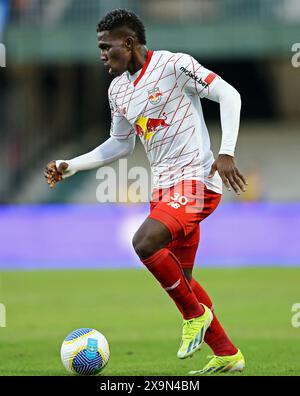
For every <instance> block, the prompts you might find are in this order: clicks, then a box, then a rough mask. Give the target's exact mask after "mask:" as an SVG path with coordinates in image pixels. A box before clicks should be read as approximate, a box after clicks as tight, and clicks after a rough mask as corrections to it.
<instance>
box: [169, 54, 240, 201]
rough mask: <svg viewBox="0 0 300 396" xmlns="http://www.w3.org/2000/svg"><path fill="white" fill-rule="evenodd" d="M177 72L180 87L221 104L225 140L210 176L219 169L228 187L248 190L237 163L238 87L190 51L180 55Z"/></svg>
mask: <svg viewBox="0 0 300 396" xmlns="http://www.w3.org/2000/svg"><path fill="white" fill-rule="evenodd" d="M176 56H177V59H176V60H175V62H174V72H175V77H176V81H177V84H178V86H179V87H180V88H181V89H182V90H184V91H185V92H186V93H187V94H188V95H198V96H199V97H200V98H201V99H202V98H207V99H210V100H213V101H215V102H218V103H219V104H220V113H221V126H222V142H221V148H220V151H219V155H218V158H217V159H216V160H215V162H214V163H213V165H212V167H211V171H210V174H209V176H208V177H209V178H212V177H213V176H214V174H215V172H216V171H218V172H219V174H220V176H221V178H222V180H223V183H224V184H225V186H226V187H227V188H228V189H229V190H231V187H232V188H233V190H234V191H235V192H236V193H237V194H239V193H240V191H245V185H246V184H247V182H246V180H245V177H244V176H243V175H242V174H241V173H240V171H239V170H238V168H237V167H236V166H235V159H234V151H235V146H236V142H237V137H238V131H239V125H240V110H241V98H240V94H239V93H238V92H237V90H236V89H235V88H233V87H232V86H231V85H230V84H228V83H227V82H226V81H224V80H223V79H222V78H221V77H220V76H218V75H217V74H216V73H214V72H212V71H211V70H208V69H206V68H205V67H204V66H202V65H200V64H199V63H198V62H197V61H196V60H195V59H194V58H193V57H192V56H190V55H188V54H177V55H176Z"/></svg>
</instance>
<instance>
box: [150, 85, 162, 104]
mask: <svg viewBox="0 0 300 396" xmlns="http://www.w3.org/2000/svg"><path fill="white" fill-rule="evenodd" d="M161 96H162V93H161V92H160V90H159V87H157V88H154V89H151V90H150V91H148V99H149V101H150V103H151V104H158V103H159V102H160V100H161Z"/></svg>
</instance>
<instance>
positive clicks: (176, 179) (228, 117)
mask: <svg viewBox="0 0 300 396" xmlns="http://www.w3.org/2000/svg"><path fill="white" fill-rule="evenodd" d="M97 38H98V46H99V49H100V52H101V60H102V61H103V62H104V65H105V66H106V67H107V69H108V72H109V74H110V75H112V76H114V77H115V78H114V79H113V81H112V82H111V84H110V87H109V91H108V96H109V102H110V107H111V114H112V122H111V131H110V135H111V137H110V138H109V139H108V140H106V141H105V142H104V143H103V144H101V145H100V146H99V147H97V148H95V149H94V150H93V151H91V152H89V153H87V154H83V155H81V156H79V157H76V158H73V159H71V160H57V161H52V162H50V163H49V164H48V165H47V167H46V170H45V177H46V178H47V181H48V184H49V186H50V187H54V186H55V184H56V183H57V182H58V181H60V180H62V179H64V178H67V177H69V176H72V175H74V174H75V173H76V172H78V171H83V170H87V169H93V168H98V167H100V166H103V165H106V164H108V163H110V162H112V161H115V160H117V159H119V158H121V157H123V156H126V155H128V154H131V153H132V151H133V149H134V145H135V139H136V136H139V138H140V139H141V142H142V143H143V145H144V148H145V151H146V154H147V156H148V159H149V161H150V165H151V170H152V173H153V183H154V189H153V192H152V197H151V205H150V215H149V216H148V217H147V218H146V220H145V221H144V223H143V224H142V225H141V226H140V228H139V229H138V230H137V232H136V234H135V235H134V238H133V247H134V249H135V252H136V253H137V255H138V256H139V258H140V260H141V261H142V263H143V264H144V265H145V266H146V267H147V269H148V270H149V271H150V272H151V273H152V274H153V276H154V277H155V278H156V279H157V280H158V282H159V283H160V284H161V286H162V287H163V288H164V289H165V291H166V292H167V293H168V294H169V296H170V297H171V298H172V299H173V300H174V302H175V304H176V305H177V307H178V309H179V311H180V312H181V314H182V317H183V328H182V341H181V344H180V347H179V350H178V352H177V356H178V358H180V359H184V358H186V357H188V356H192V355H193V354H194V353H195V352H196V351H197V350H199V349H200V348H201V346H202V344H203V342H204V341H205V342H206V343H207V344H208V345H209V346H210V348H211V349H212V350H213V352H214V356H213V357H212V359H211V360H210V361H209V363H208V364H207V365H206V366H205V367H204V368H203V369H202V370H197V371H193V372H191V373H192V374H202V373H213V372H223V371H241V370H243V368H244V365H245V361H244V357H243V355H242V353H241V351H240V350H239V349H237V348H236V346H235V345H234V344H233V343H232V342H231V340H230V339H229V338H228V336H227V335H226V333H225V331H224V329H223V327H222V326H221V324H220V322H219V321H218V319H217V317H216V314H215V313H214V309H213V304H212V301H211V299H210V297H209V296H208V294H207V293H206V291H205V290H204V289H203V288H202V287H201V286H200V284H199V283H198V282H197V281H196V279H195V278H193V275H192V271H193V265H194V259H195V255H196V251H197V248H198V244H199V238H200V222H201V221H202V220H203V219H205V218H206V217H207V216H209V215H210V214H211V213H212V212H213V211H214V210H215V209H216V207H217V206H218V204H219V202H220V199H221V194H222V181H223V183H224V184H225V186H226V187H227V188H228V189H229V190H231V189H233V190H234V191H235V192H236V193H237V194H240V192H241V191H245V185H246V184H247V183H246V180H245V178H244V176H243V175H242V174H241V173H240V172H239V170H238V169H237V168H236V166H235V160H234V151H235V145H236V141H237V136H238V129H239V119H240V107H241V100H240V95H239V93H238V92H237V91H236V90H235V89H234V88H233V87H232V86H231V85H229V84H228V83H227V82H225V81H224V80H223V79H222V78H221V77H219V76H218V75H216V74H215V73H213V72H212V71H209V70H207V69H206V68H205V67H203V66H202V65H200V64H199V63H198V62H197V61H196V60H195V59H194V58H193V57H192V56H190V55H188V54H184V53H171V52H169V51H161V50H159V51H152V50H150V49H147V47H146V37H145V28H144V25H143V23H142V22H141V20H140V19H139V18H138V17H137V16H136V15H135V14H134V13H133V12H130V11H127V10H121V9H118V10H114V11H112V12H110V13H108V14H107V15H106V16H105V17H104V18H103V19H102V20H101V21H100V22H99V24H98V26H97ZM202 98H207V99H210V100H213V101H215V102H218V103H219V104H220V114H221V127H222V141H221V148H220V151H219V154H218V157H217V159H216V160H214V158H213V154H212V152H211V150H210V141H209V135H208V131H207V128H206V125H205V121H204V117H203V113H202V109H201V99H202Z"/></svg>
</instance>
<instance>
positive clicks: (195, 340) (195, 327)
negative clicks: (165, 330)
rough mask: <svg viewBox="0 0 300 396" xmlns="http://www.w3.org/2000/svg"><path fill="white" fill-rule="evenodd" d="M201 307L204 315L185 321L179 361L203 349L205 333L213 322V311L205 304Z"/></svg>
mask: <svg viewBox="0 0 300 396" xmlns="http://www.w3.org/2000/svg"><path fill="white" fill-rule="evenodd" d="M201 305H202V306H203V308H204V310H205V311H204V314H203V315H201V316H198V317H197V318H193V319H189V320H184V321H183V329H182V340H181V344H180V347H179V350H178V352H177V357H178V358H179V359H185V358H187V357H189V356H192V355H193V354H194V353H195V352H196V351H198V350H199V349H200V348H201V346H202V344H203V341H204V336H205V332H206V330H207V329H208V328H209V326H210V324H211V322H212V320H213V314H212V312H211V310H210V309H209V308H208V307H207V306H205V305H204V304H201Z"/></svg>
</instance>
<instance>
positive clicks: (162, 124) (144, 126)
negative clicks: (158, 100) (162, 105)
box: [135, 113, 170, 140]
mask: <svg viewBox="0 0 300 396" xmlns="http://www.w3.org/2000/svg"><path fill="white" fill-rule="evenodd" d="M162 116H163V117H164V118H148V117H144V116H142V117H140V118H138V119H137V121H136V123H135V130H136V132H137V134H138V136H141V137H142V136H143V137H144V139H146V140H149V139H151V138H152V136H153V135H154V133H155V132H156V131H157V130H158V129H161V128H166V127H169V126H170V124H167V123H166V119H167V116H166V113H163V114H162Z"/></svg>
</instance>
